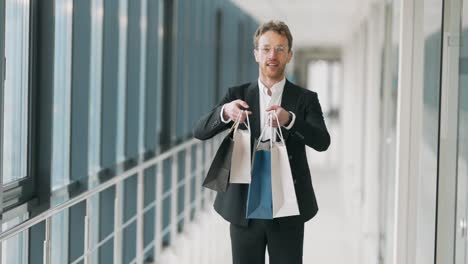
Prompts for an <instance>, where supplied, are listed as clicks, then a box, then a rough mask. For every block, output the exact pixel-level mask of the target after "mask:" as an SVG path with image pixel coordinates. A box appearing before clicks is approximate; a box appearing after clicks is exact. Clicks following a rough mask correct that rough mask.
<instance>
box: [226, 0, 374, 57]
mask: <svg viewBox="0 0 468 264" xmlns="http://www.w3.org/2000/svg"><path fill="white" fill-rule="evenodd" d="M370 1H372V0H232V2H233V3H234V4H236V5H238V6H239V7H240V8H241V9H243V10H245V11H246V12H247V13H249V14H250V15H252V16H253V17H254V18H256V19H257V20H258V21H259V22H260V23H261V22H265V21H268V20H272V19H279V20H283V21H284V22H286V24H288V26H289V28H290V30H291V33H292V34H293V39H294V42H293V46H294V47H295V48H297V47H304V46H342V45H343V42H344V41H346V40H347V39H348V38H349V37H350V35H351V34H352V31H353V29H354V28H355V26H357V25H358V23H359V22H360V21H361V20H362V18H363V16H364V15H365V14H366V13H367V7H368V6H369V2H370Z"/></svg>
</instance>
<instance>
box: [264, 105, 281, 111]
mask: <svg viewBox="0 0 468 264" xmlns="http://www.w3.org/2000/svg"><path fill="white" fill-rule="evenodd" d="M278 108H281V106H279V105H272V106H270V107H268V108H267V109H265V111H271V110H276V109H278Z"/></svg>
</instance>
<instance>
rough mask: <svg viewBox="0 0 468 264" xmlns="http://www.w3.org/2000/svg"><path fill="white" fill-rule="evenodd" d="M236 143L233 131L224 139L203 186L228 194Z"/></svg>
mask: <svg viewBox="0 0 468 264" xmlns="http://www.w3.org/2000/svg"><path fill="white" fill-rule="evenodd" d="M233 146H234V141H233V140H232V131H230V132H229V134H228V135H227V136H226V137H225V138H224V139H223V142H221V145H220V146H219V148H218V151H217V152H216V155H215V157H214V159H213V162H212V163H211V166H210V169H209V170H208V174H207V175H206V178H205V180H204V181H203V186H204V187H206V188H209V189H212V190H214V191H217V192H226V191H227V188H228V183H229V170H230V169H231V156H232V149H233Z"/></svg>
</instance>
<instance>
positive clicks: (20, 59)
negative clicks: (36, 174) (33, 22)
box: [2, 0, 30, 184]
mask: <svg viewBox="0 0 468 264" xmlns="http://www.w3.org/2000/svg"><path fill="white" fill-rule="evenodd" d="M29 11H30V4H29V1H25V0H7V1H5V12H6V14H5V57H6V76H5V78H6V80H5V91H4V96H5V97H4V130H3V155H2V157H3V174H2V175H3V183H4V184H5V183H9V182H12V181H15V180H18V179H21V178H23V177H25V176H26V174H27V171H26V170H27V155H28V153H27V152H28V99H29V89H28V88H29V87H28V86H29V85H28V84H29Z"/></svg>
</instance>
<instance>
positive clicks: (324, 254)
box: [304, 169, 349, 264]
mask: <svg viewBox="0 0 468 264" xmlns="http://www.w3.org/2000/svg"><path fill="white" fill-rule="evenodd" d="M312 170H313V169H312ZM313 171H314V174H315V175H314V176H313V177H312V179H313V184H314V189H315V193H316V195H317V200H318V203H319V212H318V214H317V216H315V217H314V218H313V219H312V220H311V221H309V222H307V223H306V226H305V234H304V263H307V264H308V263H311V264H343V263H347V264H349V261H348V260H349V258H348V257H347V256H349V252H348V250H349V249H347V247H346V243H345V234H346V233H347V232H346V230H345V227H344V221H343V219H344V201H343V197H342V192H340V191H339V190H340V189H341V186H342V184H341V177H340V175H338V174H337V173H336V171H334V170H331V169H325V170H324V169H322V170H313Z"/></svg>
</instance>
